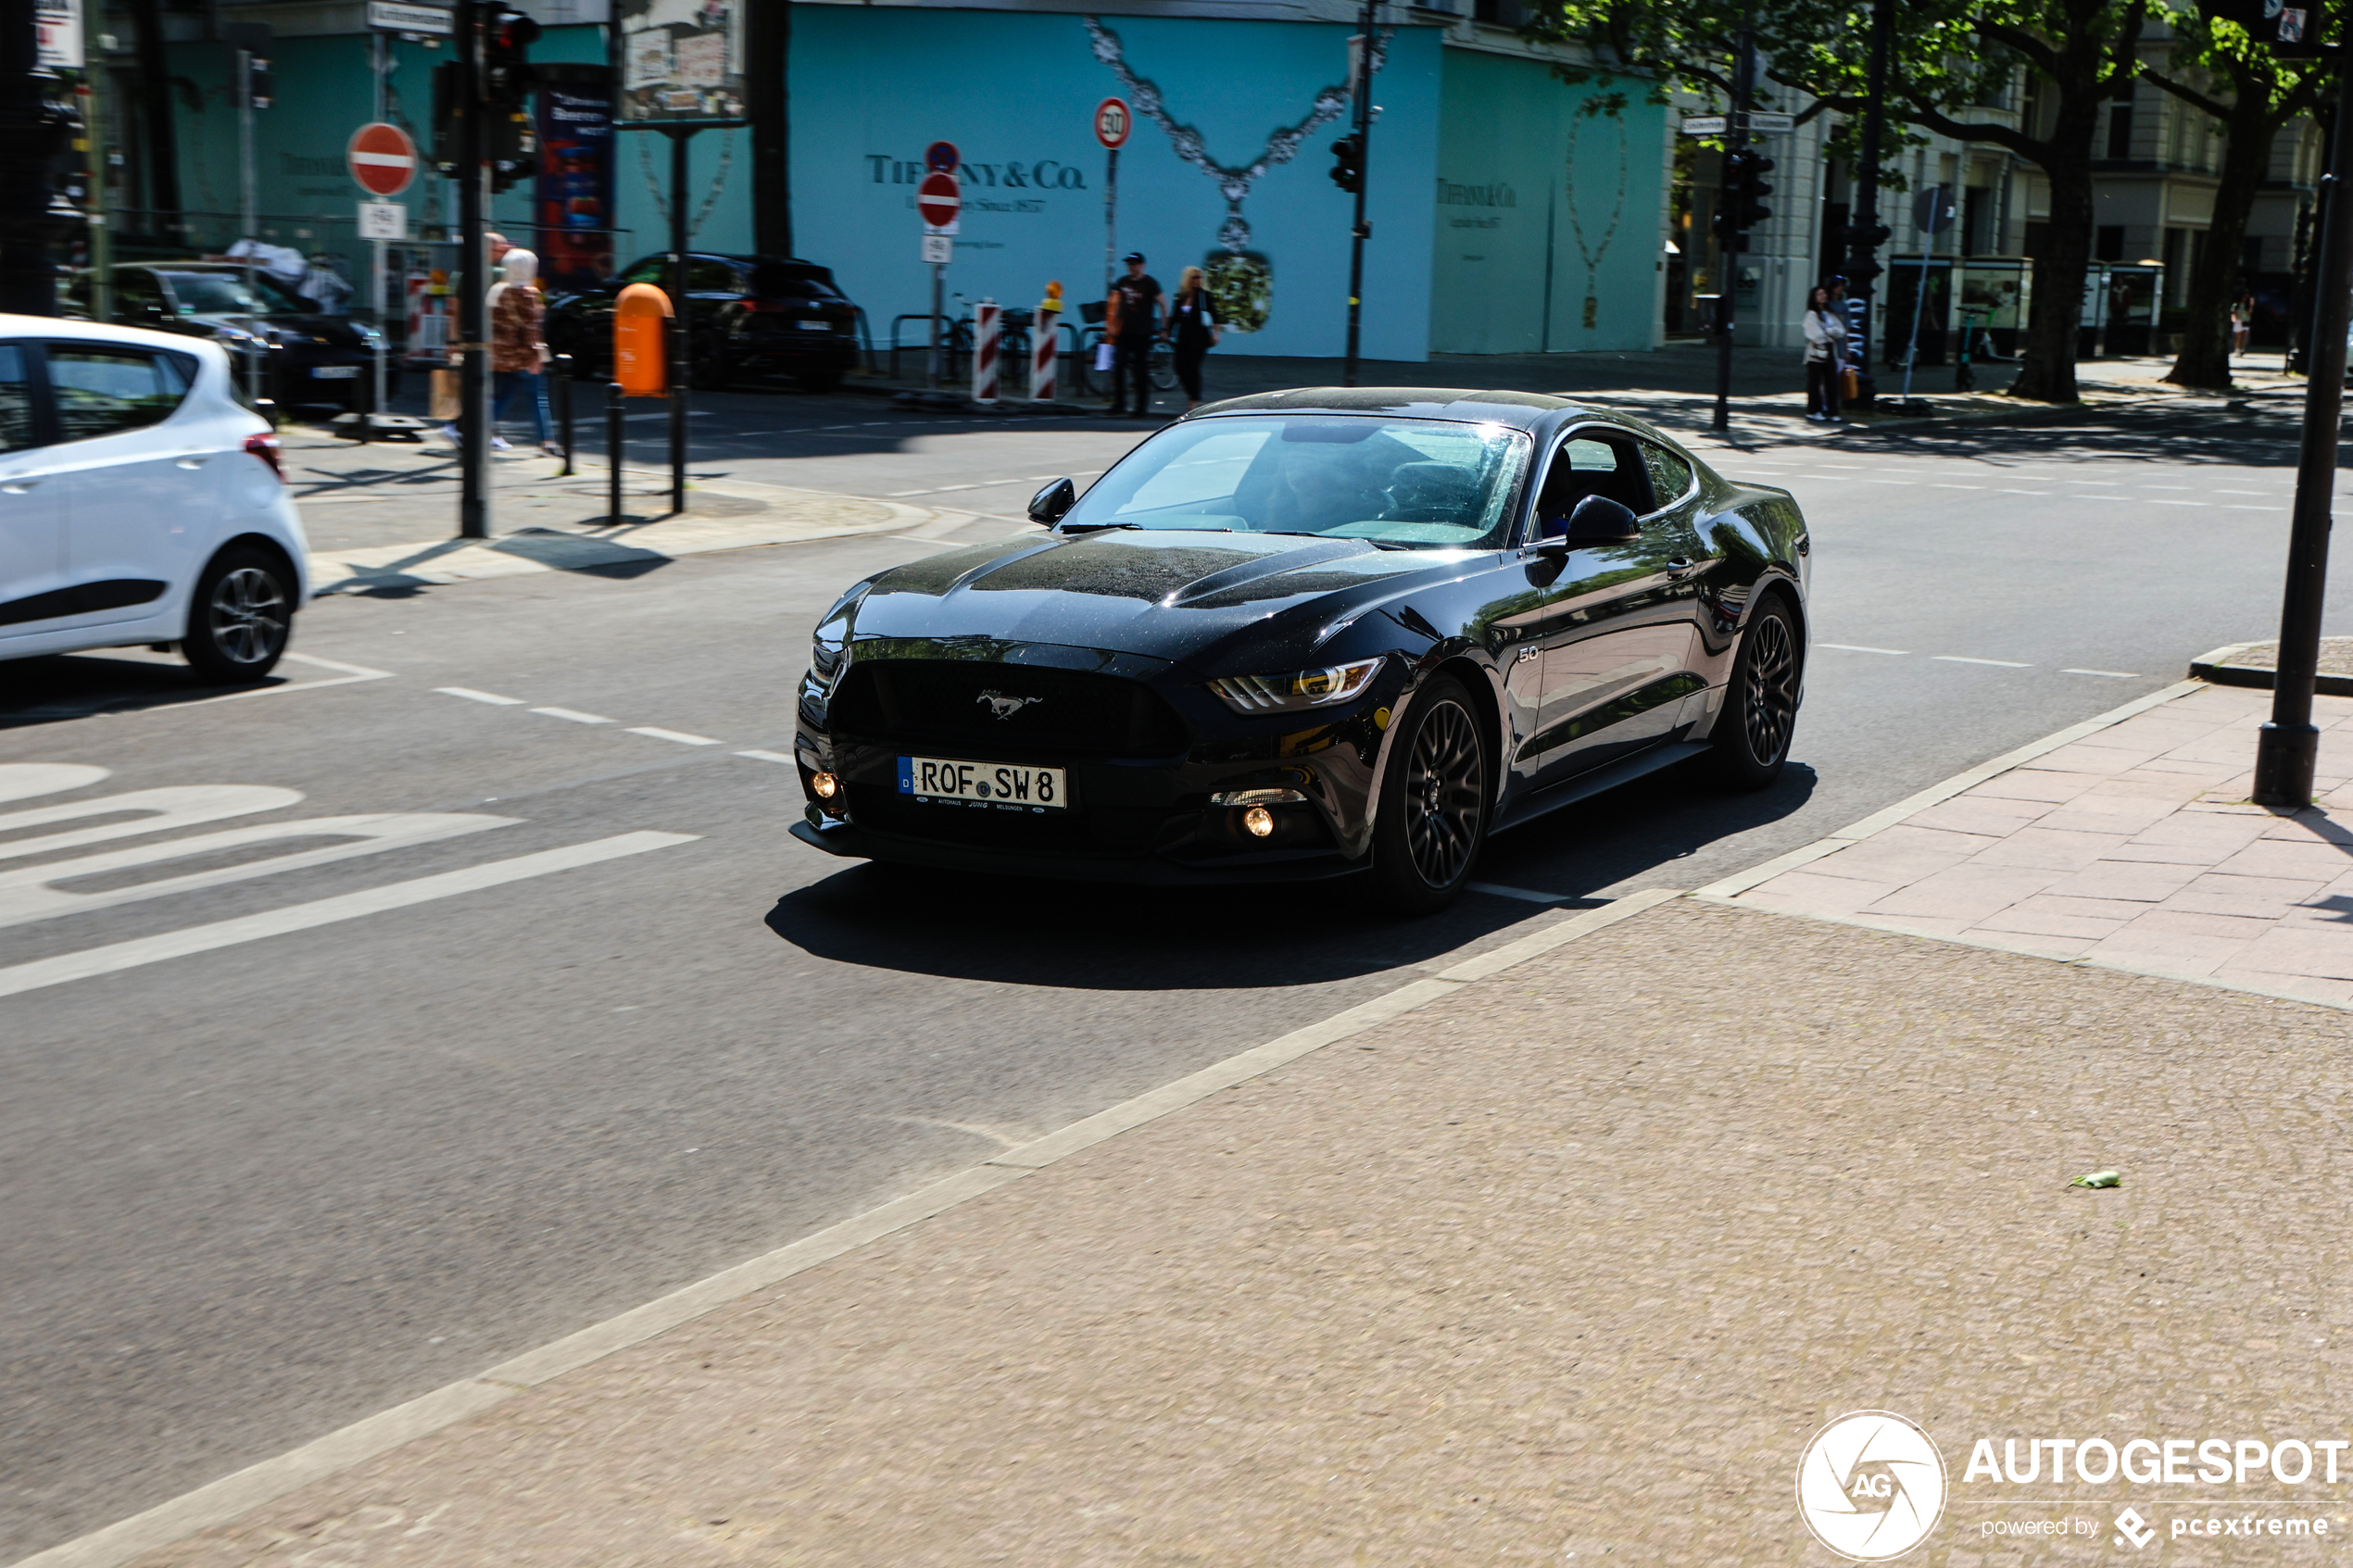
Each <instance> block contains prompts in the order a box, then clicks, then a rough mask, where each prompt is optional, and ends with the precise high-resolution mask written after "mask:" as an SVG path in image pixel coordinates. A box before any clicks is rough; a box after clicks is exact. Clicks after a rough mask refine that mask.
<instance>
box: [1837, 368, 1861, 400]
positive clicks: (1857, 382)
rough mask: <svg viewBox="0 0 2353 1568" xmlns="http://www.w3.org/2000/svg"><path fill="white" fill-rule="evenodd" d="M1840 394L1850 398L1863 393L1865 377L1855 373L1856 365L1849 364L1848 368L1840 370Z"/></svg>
mask: <svg viewBox="0 0 2353 1568" xmlns="http://www.w3.org/2000/svg"><path fill="white" fill-rule="evenodd" d="M1838 395H1839V396H1841V397H1842V398H1848V399H1852V398H1856V397H1860V396H1861V395H1863V378H1862V377H1861V376H1858V375H1856V373H1855V367H1854V366H1852V365H1849V366H1847V367H1846V369H1844V370H1841V371H1839V373H1838Z"/></svg>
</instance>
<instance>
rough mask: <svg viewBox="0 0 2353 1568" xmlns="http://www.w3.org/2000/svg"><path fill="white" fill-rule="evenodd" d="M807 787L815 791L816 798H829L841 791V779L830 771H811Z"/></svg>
mask: <svg viewBox="0 0 2353 1568" xmlns="http://www.w3.org/2000/svg"><path fill="white" fill-rule="evenodd" d="M809 787H810V788H811V789H813V790H815V791H816V792H817V798H818V799H820V800H831V799H832V798H833V797H835V796H837V795H839V794H840V793H841V781H840V780H839V779H837V778H836V777H834V776H833V775H832V774H831V773H812V774H811V775H810V776H809Z"/></svg>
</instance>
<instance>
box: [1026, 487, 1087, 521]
mask: <svg viewBox="0 0 2353 1568" xmlns="http://www.w3.org/2000/svg"><path fill="white" fill-rule="evenodd" d="M1077 504H1078V486H1076V485H1075V484H1073V483H1071V482H1070V481H1068V480H1066V479H1058V480H1056V481H1054V482H1053V483H1051V484H1049V485H1048V486H1046V488H1045V489H1043V490H1040V491H1039V492H1038V494H1037V495H1032V496H1031V497H1030V498H1029V521H1032V522H1042V523H1044V524H1045V525H1046V526H1047V527H1049V528H1051V527H1052V526H1053V525H1054V524H1056V523H1058V522H1060V521H1062V520H1063V513H1064V512H1066V511H1068V510H1070V508H1073V507H1075V506H1076V505H1077Z"/></svg>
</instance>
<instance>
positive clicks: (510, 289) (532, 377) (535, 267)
mask: <svg viewBox="0 0 2353 1568" xmlns="http://www.w3.org/2000/svg"><path fill="white" fill-rule="evenodd" d="M499 266H500V268H501V270H502V273H503V276H502V278H501V281H500V282H497V284H495V285H493V286H492V288H491V290H490V375H491V396H492V399H493V401H492V404H491V413H490V445H493V446H494V447H497V448H498V449H500V450H502V451H503V450H505V448H506V446H507V445H508V444H507V441H506V439H505V438H504V437H502V436H501V435H499V433H498V424H499V421H500V420H504V419H506V418H507V417H508V414H509V412H510V410H511V409H512V408H513V407H514V404H515V402H516V400H517V399H519V398H520V399H522V400H523V401H525V402H527V403H528V404H529V405H530V408H531V423H532V441H533V443H534V444H535V445H537V446H538V447H539V448H540V449H541V450H542V451H546V452H554V451H556V450H557V448H556V446H555V445H554V444H553V443H552V442H550V441H549V440H548V439H547V377H546V376H545V375H544V374H542V373H541V372H542V371H543V370H544V369H545V368H546V366H547V342H546V340H545V338H544V337H543V336H542V335H541V327H542V323H543V322H544V321H545V320H546V318H547V306H546V303H545V301H543V300H542V299H541V298H540V295H539V257H537V256H536V255H535V254H534V253H532V252H530V251H527V250H524V249H522V248H521V247H520V246H518V247H516V248H515V249H512V250H510V251H508V252H507V254H506V256H505V257H504V258H503V259H502V260H501V261H500V263H499Z"/></svg>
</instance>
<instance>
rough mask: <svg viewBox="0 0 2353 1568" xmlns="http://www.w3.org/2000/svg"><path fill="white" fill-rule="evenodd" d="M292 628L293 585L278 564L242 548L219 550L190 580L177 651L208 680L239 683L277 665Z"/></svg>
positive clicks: (262, 553)
mask: <svg viewBox="0 0 2353 1568" xmlns="http://www.w3.org/2000/svg"><path fill="white" fill-rule="evenodd" d="M293 629H294V583H293V580H292V578H291V577H290V576H289V574H288V573H287V571H286V569H285V566H284V563H283V562H282V561H280V560H279V559H278V558H276V557H275V556H272V555H271V554H270V553H269V552H267V551H264V550H258V549H255V548H254V547H252V546H240V547H238V548H235V549H231V550H224V551H222V552H221V554H220V556H219V557H217V558H215V559H214V560H213V562H212V564H211V565H209V566H208V567H206V568H205V571H204V575H203V576H201V577H199V578H197V579H196V591H195V596H194V597H193V598H192V599H191V601H190V603H189V605H188V634H187V636H186V637H184V638H182V641H181V644H180V652H181V655H182V657H183V658H184V659H187V661H188V662H189V663H190V664H191V665H193V666H194V667H195V671H196V673H197V674H199V675H202V676H204V677H205V678H206V679H208V680H211V681H218V682H220V683H221V684H224V685H241V684H248V683H250V682H254V681H258V680H260V679H261V678H262V677H263V676H265V675H267V674H269V673H270V671H271V670H272V669H273V668H274V667H275V666H276V665H277V662H278V656H279V655H280V654H283V653H284V652H285V651H286V639H287V635H288V633H291V632H292V631H293Z"/></svg>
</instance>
